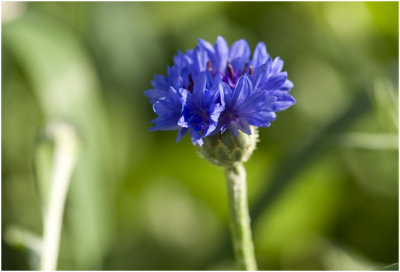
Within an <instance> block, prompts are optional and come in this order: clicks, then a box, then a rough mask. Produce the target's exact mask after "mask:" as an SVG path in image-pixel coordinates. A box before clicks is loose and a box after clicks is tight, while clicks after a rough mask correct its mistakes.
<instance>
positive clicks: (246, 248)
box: [225, 163, 257, 270]
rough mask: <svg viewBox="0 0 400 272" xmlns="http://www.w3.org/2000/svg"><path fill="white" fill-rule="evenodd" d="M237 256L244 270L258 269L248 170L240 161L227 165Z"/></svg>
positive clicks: (233, 235) (233, 234) (233, 238)
mask: <svg viewBox="0 0 400 272" xmlns="http://www.w3.org/2000/svg"><path fill="white" fill-rule="evenodd" d="M225 176H226V184H227V188H228V202H229V203H228V205H229V211H230V216H231V220H230V221H231V222H230V227H231V233H232V240H233V248H234V252H235V258H236V261H237V262H238V264H239V266H240V269H242V270H257V263H256V259H255V256H254V245H253V240H252V236H251V228H250V216H249V209H248V206H247V188H246V187H247V185H246V170H245V169H244V167H243V164H241V163H238V164H236V165H233V166H227V167H225Z"/></svg>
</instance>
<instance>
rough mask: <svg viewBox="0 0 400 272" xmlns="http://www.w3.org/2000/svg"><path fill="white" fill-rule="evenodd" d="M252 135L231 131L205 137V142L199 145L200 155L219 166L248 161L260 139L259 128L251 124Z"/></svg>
mask: <svg viewBox="0 0 400 272" xmlns="http://www.w3.org/2000/svg"><path fill="white" fill-rule="evenodd" d="M250 128H251V135H247V134H245V133H243V132H241V131H239V135H238V136H237V137H235V136H233V135H232V133H231V132H230V131H228V130H227V131H225V132H224V133H223V134H221V133H218V134H216V135H214V136H208V137H205V138H203V141H204V144H203V145H202V146H200V147H198V153H199V155H200V157H202V158H204V159H205V160H207V161H209V162H211V163H212V164H215V165H218V166H224V167H226V166H232V165H235V164H237V163H243V162H246V161H247V160H248V159H249V158H250V156H251V154H252V153H253V151H254V149H255V148H256V144H257V141H258V129H257V128H256V127H253V126H251V127H250Z"/></svg>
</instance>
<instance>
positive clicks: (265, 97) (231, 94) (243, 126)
mask: <svg viewBox="0 0 400 272" xmlns="http://www.w3.org/2000/svg"><path fill="white" fill-rule="evenodd" d="M221 97H222V105H223V106H224V111H223V112H222V114H221V116H220V120H219V125H220V129H221V132H222V133H223V132H224V131H225V130H226V129H228V128H229V130H230V131H231V133H232V134H233V135H234V136H237V135H238V133H239V131H238V130H239V129H240V130H241V131H243V132H244V133H246V134H249V135H250V134H251V130H250V127H249V126H250V125H252V126H256V127H269V126H270V125H271V122H272V121H274V120H275V118H276V114H275V112H274V111H273V110H272V108H273V105H274V103H275V102H276V101H277V98H276V97H275V96H273V95H271V94H270V93H269V92H268V91H266V90H258V91H255V90H254V89H253V84H252V83H251V81H250V79H249V77H248V76H247V75H243V76H241V77H240V78H239V80H238V82H237V85H236V88H235V89H234V90H232V89H231V88H230V87H229V86H228V85H227V84H226V83H223V84H222V93H221Z"/></svg>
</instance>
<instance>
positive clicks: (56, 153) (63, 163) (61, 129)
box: [34, 121, 79, 271]
mask: <svg viewBox="0 0 400 272" xmlns="http://www.w3.org/2000/svg"><path fill="white" fill-rule="evenodd" d="M49 142H51V143H52V144H53V151H52V150H51V149H50V148H49ZM51 151H52V152H51ZM78 152H79V140H78V136H77V133H76V131H75V129H74V127H72V126H71V125H69V124H68V123H65V122H60V121H57V122H52V123H50V124H49V125H48V126H47V128H46V130H45V137H44V139H43V140H41V141H39V142H38V144H37V148H36V156H35V162H34V163H35V170H36V181H37V187H38V189H39V191H40V193H41V197H42V204H43V205H42V208H43V228H44V229H43V242H42V248H41V262H40V269H41V270H46V271H47V270H56V269H57V260H58V252H59V244H60V234H61V228H62V218H63V214H64V204H65V199H66V196H67V192H68V188H69V184H70V180H71V175H72V173H73V170H74V167H75V164H76V161H77V158H78ZM51 153H52V154H51ZM51 155H52V159H50V160H49V158H50V157H51Z"/></svg>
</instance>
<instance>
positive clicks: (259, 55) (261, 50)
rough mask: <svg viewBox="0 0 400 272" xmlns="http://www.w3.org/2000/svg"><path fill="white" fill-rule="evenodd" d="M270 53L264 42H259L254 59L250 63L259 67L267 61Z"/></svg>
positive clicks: (255, 67) (254, 67)
mask: <svg viewBox="0 0 400 272" xmlns="http://www.w3.org/2000/svg"><path fill="white" fill-rule="evenodd" d="M268 58H269V54H268V53H267V48H266V46H265V44H264V43H263V42H259V43H258V44H257V47H256V50H254V54H253V60H252V61H251V63H250V65H251V66H252V67H253V69H257V68H258V67H259V66H260V65H262V64H264V63H266V62H267V60H268Z"/></svg>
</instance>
